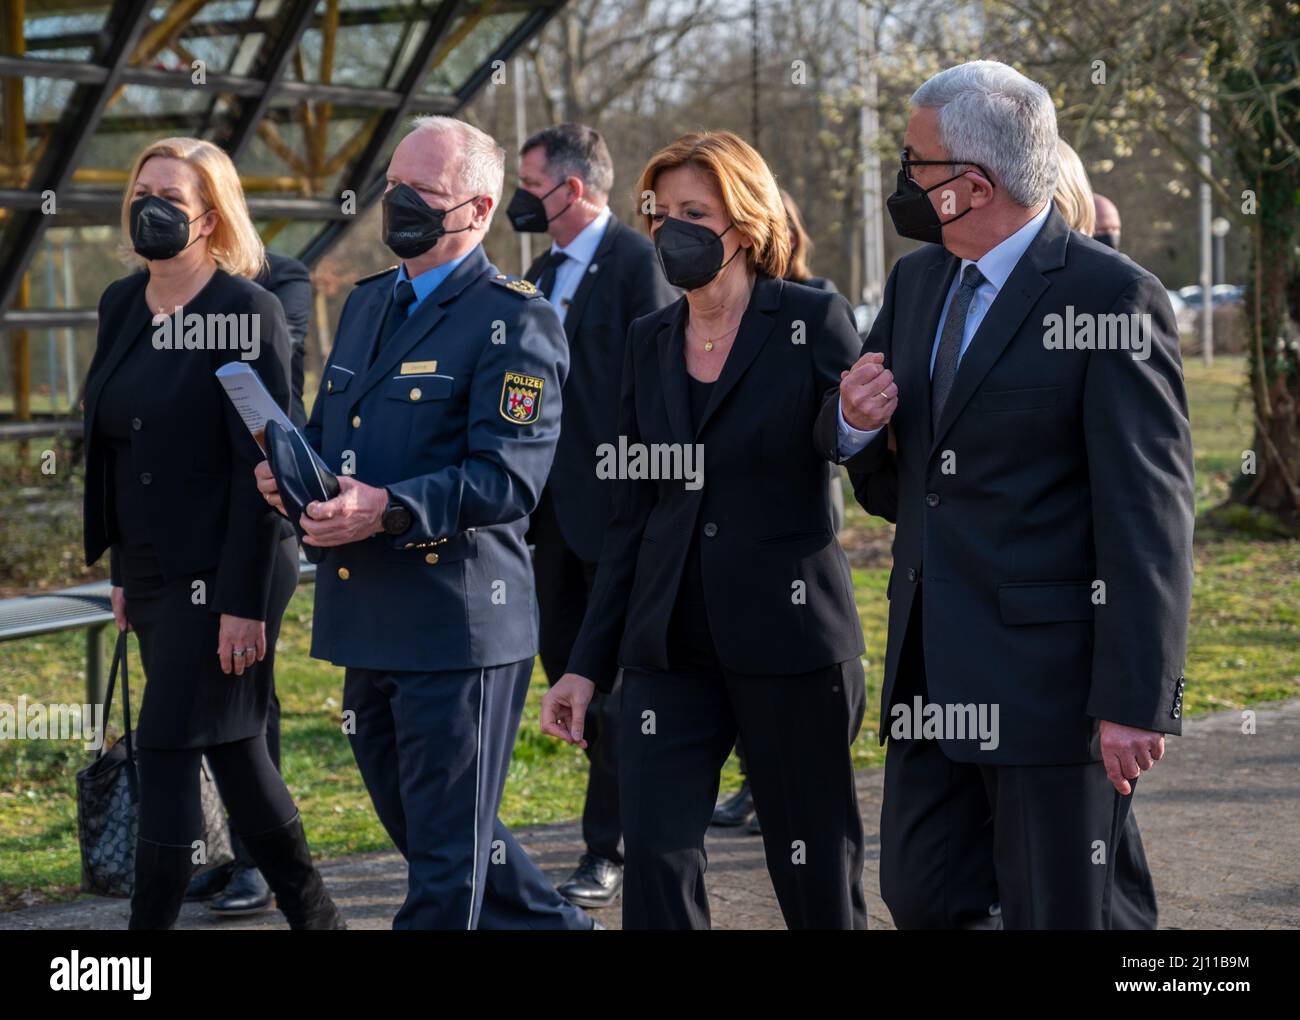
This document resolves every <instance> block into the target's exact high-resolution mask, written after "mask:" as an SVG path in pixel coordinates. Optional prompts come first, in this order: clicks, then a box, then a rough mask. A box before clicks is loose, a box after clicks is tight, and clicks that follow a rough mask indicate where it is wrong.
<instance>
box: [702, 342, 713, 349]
mask: <svg viewBox="0 0 1300 1020" xmlns="http://www.w3.org/2000/svg"><path fill="white" fill-rule="evenodd" d="M704 349H705V350H706V351H711V350H713V341H712V340H705V341H704Z"/></svg>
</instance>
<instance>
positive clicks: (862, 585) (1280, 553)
mask: <svg viewBox="0 0 1300 1020" xmlns="http://www.w3.org/2000/svg"><path fill="white" fill-rule="evenodd" d="M1186 374H1187V380H1188V386H1189V392H1190V402H1191V408H1192V419H1193V421H1192V424H1193V434H1194V438H1195V446H1196V471H1197V490H1198V491H1197V505H1198V509H1199V510H1204V509H1205V508H1207V507H1209V506H1212V505H1214V504H1216V503H1217V502H1219V501H1220V500H1222V499H1223V497H1224V495H1225V493H1226V491H1227V486H1228V483H1229V481H1230V479H1231V477H1232V476H1233V473H1234V472H1236V471H1238V470H1240V463H1241V451H1242V450H1243V449H1245V448H1246V445H1247V444H1248V443H1249V439H1250V429H1249V427H1248V424H1247V421H1248V413H1249V404H1248V403H1247V402H1246V401H1245V398H1244V397H1243V396H1242V387H1241V380H1242V378H1243V362H1242V359H1240V358H1220V359H1219V360H1218V361H1217V362H1216V364H1215V366H1214V367H1213V369H1211V370H1209V371H1207V370H1206V369H1205V368H1204V367H1203V366H1202V365H1201V364H1200V363H1199V362H1189V363H1188V364H1187V366H1186ZM890 530H891V528H890V525H888V524H887V523H885V522H883V521H879V520H875V519H871V518H868V517H867V516H866V514H865V513H864V512H862V511H861V510H860V509H858V508H857V507H856V506H850V509H849V513H848V520H847V521H846V534H845V540H846V545H848V546H850V547H854V548H857V549H867V550H872V551H871V552H869V553H867V554H861V555H859V554H855V555H854V560H855V563H856V564H858V565H855V568H854V572H853V576H854V584H855V589H856V592H857V602H858V611H859V613H860V615H861V618H862V625H863V630H864V631H865V634H866V641H867V661H868V668H867V684H868V692H867V719H866V722H865V723H864V726H863V732H862V734H861V735H860V736H859V738H858V740H857V743H856V744H855V746H854V759H855V762H856V763H857V764H858V765H859V766H870V765H878V764H880V762H881V761H882V758H883V755H882V749H881V748H880V747H879V746H878V744H877V741H876V728H877V722H878V715H877V709H878V700H879V692H880V681H881V671H882V663H883V658H884V642H885V619H886V616H885V614H886V612H887V606H888V604H887V602H886V600H885V584H886V581H887V579H888V576H889V569H888V539H889V534H890ZM882 549H883V550H884V553H883V556H882V555H881V550H882ZM311 595H312V589H311V587H310V586H304V587H303V588H302V589H300V590H299V592H298V594H297V595H296V596H295V598H294V600H293V602H292V603H291V604H290V606H289V611H288V613H287V614H286V616H285V621H284V625H283V629H282V633H281V637H280V645H279V648H278V651H277V655H278V666H279V668H278V674H279V675H278V677H277V687H278V690H279V693H280V699H281V705H282V710H283V716H282V717H283V724H282V725H283V747H284V773H285V776H286V779H287V780H288V782H289V786H290V789H291V790H292V791H293V794H294V797H295V798H296V799H297V801H298V804H299V806H300V807H301V809H302V811H303V815H304V817H305V821H306V826H307V831H308V833H309V834H310V837H311V840H312V844H313V849H314V850H315V851H316V852H317V853H319V854H320V855H321V856H324V857H333V856H338V855H341V854H350V853H356V852H359V851H366V850H380V849H387V848H388V847H389V846H390V845H391V844H390V843H389V841H388V838H387V836H386V834H385V833H384V831H383V829H382V827H381V826H380V825H379V822H378V820H377V819H376V817H375V815H374V811H373V810H372V808H371V806H370V801H369V798H368V797H367V795H366V792H365V789H364V788H363V787H362V785H361V779H360V776H359V775H358V773H357V770H356V766H355V764H354V763H353V761H352V755H351V752H350V751H349V749H348V745H347V741H346V738H345V737H344V736H343V734H342V732H341V728H340V704H339V701H340V697H341V690H342V671H341V670H337V669H334V668H333V667H331V666H329V665H326V664H324V663H321V662H317V661H315V660H313V659H311V658H309V657H308V654H307V649H308V645H309V636H310V627H311V613H312V604H311ZM1297 635H1300V542H1296V541H1259V540H1254V541H1251V540H1246V539H1242V538H1240V537H1235V536H1233V535H1231V534H1216V533H1209V532H1208V531H1207V530H1206V529H1201V531H1200V532H1199V533H1198V536H1197V547H1196V586H1195V593H1194V602H1193V609H1192V629H1191V643H1190V650H1189V653H1188V662H1187V670H1186V674H1187V677H1188V685H1187V693H1186V698H1185V706H1186V709H1187V711H1188V713H1189V714H1192V715H1195V714H1198V713H1202V712H1206V711H1210V710H1213V709H1220V708H1242V707H1245V706H1246V705H1250V704H1254V703H1257V702H1261V701H1269V700H1275V699H1278V698H1284V697H1291V696H1295V695H1297V694H1300V640H1298V639H1297ZM83 648H84V639H83V637H82V635H81V634H79V633H70V634H58V635H52V636H50V637H46V638H43V639H41V640H38V641H37V640H32V641H21V642H11V643H7V644H0V701H2V702H8V703H11V704H12V703H13V702H14V701H15V700H16V699H17V698H18V697H19V696H20V695H23V694H25V695H26V696H27V699H28V701H29V702H36V701H41V702H79V701H81V700H82V699H83V697H84V693H83V688H82V669H83V661H82V650H83ZM133 666H134V669H133V674H132V675H133V676H134V677H136V678H137V685H136V690H135V698H134V699H133V700H135V701H136V702H137V703H138V700H139V687H140V686H141V684H140V681H141V680H142V678H143V673H142V671H141V670H140V668H139V663H138V659H133ZM544 690H545V679H544V677H543V675H542V672H541V667H540V665H538V667H537V669H536V670H535V671H534V674H533V687H532V690H531V691H530V694H529V700H528V706H527V708H526V710H525V715H524V722H523V725H522V727H521V730H520V734H519V739H518V741H517V743H516V746H515V754H514V760H513V762H512V765H511V769H510V777H509V781H508V783H507V785H506V794H505V801H504V803H503V805H502V809H501V815H502V817H503V819H504V820H505V821H506V823H507V824H508V825H527V824H532V823H540V822H555V821H561V820H565V819H571V818H574V817H576V816H577V815H578V814H579V813H580V811H581V806H582V795H583V789H584V783H585V775H586V767H585V765H586V759H585V758H584V757H583V755H582V752H581V751H577V750H573V749H570V748H569V747H567V746H566V745H563V744H560V743H559V742H558V741H554V740H551V739H549V738H543V737H542V736H541V735H540V733H539V732H538V729H537V718H538V712H539V704H540V701H541V696H542V692H543V691H544ZM119 720H120V715H119ZM1173 753H1174V754H1177V753H1178V745H1177V742H1176V741H1175V743H1174V745H1173ZM84 762H85V755H84V753H83V752H82V751H81V750H80V748H79V746H78V745H73V744H68V743H61V742H57V741H39V742H37V741H32V742H24V741H8V742H6V744H5V745H3V746H0V909H5V908H14V907H19V906H23V905H27V904H29V903H34V902H40V901H42V900H44V899H55V900H57V899H67V898H70V897H73V896H76V895H77V885H78V882H79V868H80V865H79V859H78V851H77V841H76V804H75V801H74V794H73V790H74V787H73V778H72V777H73V774H74V773H75V771H76V770H77V769H78V768H80V767H81V765H82V764H84ZM737 781H738V780H737V771H736V765H735V761H734V758H733V760H732V761H730V762H728V764H727V767H726V771H725V773H724V776H723V786H724V789H726V788H729V787H732V786H734V785H735V783H736V782H737Z"/></svg>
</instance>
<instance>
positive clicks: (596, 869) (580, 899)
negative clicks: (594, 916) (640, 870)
mask: <svg viewBox="0 0 1300 1020" xmlns="http://www.w3.org/2000/svg"><path fill="white" fill-rule="evenodd" d="M557 891H558V892H559V894H560V895H561V896H563V897H564V898H565V899H566V900H568V901H569V902H570V903H572V904H573V905H574V906H575V907H588V908H591V907H608V906H609V905H610V904H611V903H613V902H614V901H615V900H616V899H618V894H619V893H620V892H622V891H623V865H621V864H616V863H615V862H614V861H610V860H606V859H605V858H604V857H597V856H596V855H595V854H583V855H582V859H581V860H579V861H578V867H577V869H576V870H575V871H574V872H573V874H572V875H570V876H569V878H568V880H567V881H566V882H564V884H563V885H561V886H560V887H559V889H558V890H557Z"/></svg>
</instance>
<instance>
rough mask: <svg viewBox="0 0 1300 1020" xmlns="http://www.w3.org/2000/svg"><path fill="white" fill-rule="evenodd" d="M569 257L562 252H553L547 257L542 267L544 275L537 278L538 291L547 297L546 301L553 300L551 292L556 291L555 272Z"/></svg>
mask: <svg viewBox="0 0 1300 1020" xmlns="http://www.w3.org/2000/svg"><path fill="white" fill-rule="evenodd" d="M568 257H569V256H568V255H566V254H564V252H562V251H552V252H551V253H550V254H549V255H547V256H546V262H545V263H544V264H543V265H542V273H541V275H540V276H539V277H538V278H537V289H538V290H540V291H541V292H542V293H543V294H545V295H546V300H547V301H550V300H551V291H553V290H555V271H556V270H557V269H559V268H560V265H561V264H562V263H563V262H564V260H565V259H567V258H568Z"/></svg>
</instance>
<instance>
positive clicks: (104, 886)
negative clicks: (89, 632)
mask: <svg viewBox="0 0 1300 1020" xmlns="http://www.w3.org/2000/svg"><path fill="white" fill-rule="evenodd" d="M119 669H120V670H121V671H122V713H123V716H124V718H125V720H126V730H125V732H124V733H123V734H122V736H121V737H120V738H119V739H118V740H117V741H116V742H115V743H114V744H113V747H112V750H110V751H109V752H108V753H107V754H105V753H104V744H103V742H102V741H103V739H104V735H103V734H100V740H101V743H100V745H99V751H98V752H97V753H96V755H95V760H94V761H93V762H91V763H90V764H89V765H87V766H86V767H85V768H84V769H82V770H81V771H80V772H78V773H77V840H78V841H79V842H80V844H81V888H82V890H83V891H85V892H89V893H96V894H98V895H100V896H130V895H131V890H132V888H133V887H134V885H135V840H136V831H137V827H138V821H139V817H138V815H139V812H138V811H137V805H138V804H139V803H140V777H139V774H138V773H137V771H136V767H135V754H134V753H133V751H132V749H131V692H130V688H129V687H128V686H127V679H126V631H121V632H120V633H119V634H118V636H117V649H116V650H115V651H114V652H113V668H112V672H111V673H109V677H108V696H107V697H106V698H105V699H104V728H105V729H106V730H107V728H108V713H109V710H110V709H111V708H112V705H113V688H114V686H115V685H116V684H117V671H118V670H119Z"/></svg>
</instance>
